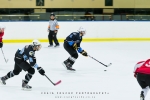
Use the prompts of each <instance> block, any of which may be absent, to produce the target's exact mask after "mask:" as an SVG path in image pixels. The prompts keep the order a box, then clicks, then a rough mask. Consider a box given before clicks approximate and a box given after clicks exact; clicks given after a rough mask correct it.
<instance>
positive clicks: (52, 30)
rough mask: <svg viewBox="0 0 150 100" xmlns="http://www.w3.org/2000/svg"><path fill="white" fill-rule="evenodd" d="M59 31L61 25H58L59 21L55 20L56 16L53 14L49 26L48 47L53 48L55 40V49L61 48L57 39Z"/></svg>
mask: <svg viewBox="0 0 150 100" xmlns="http://www.w3.org/2000/svg"><path fill="white" fill-rule="evenodd" d="M58 29H59V25H58V22H57V20H56V19H55V14H54V13H51V14H50V21H49V25H48V32H49V35H48V40H49V46H48V47H53V40H54V43H55V46H54V47H58V46H59V42H58V39H57V33H58Z"/></svg>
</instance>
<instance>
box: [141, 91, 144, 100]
mask: <svg viewBox="0 0 150 100" xmlns="http://www.w3.org/2000/svg"><path fill="white" fill-rule="evenodd" d="M140 100H144V92H143V91H141V95H140Z"/></svg>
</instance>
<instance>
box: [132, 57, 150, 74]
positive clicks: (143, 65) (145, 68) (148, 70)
mask: <svg viewBox="0 0 150 100" xmlns="http://www.w3.org/2000/svg"><path fill="white" fill-rule="evenodd" d="M134 73H143V74H150V59H148V60H146V61H140V62H138V63H137V64H136V65H135V69H134Z"/></svg>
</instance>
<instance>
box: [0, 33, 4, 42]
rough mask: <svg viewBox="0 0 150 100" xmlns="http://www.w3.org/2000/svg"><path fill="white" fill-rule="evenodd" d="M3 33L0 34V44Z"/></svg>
mask: <svg viewBox="0 0 150 100" xmlns="http://www.w3.org/2000/svg"><path fill="white" fill-rule="evenodd" d="M3 35H4V32H0V42H2V39H3Z"/></svg>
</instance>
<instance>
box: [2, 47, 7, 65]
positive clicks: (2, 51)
mask: <svg viewBox="0 0 150 100" xmlns="http://www.w3.org/2000/svg"><path fill="white" fill-rule="evenodd" d="M1 51H2V54H3V57H4V59H5V62H6V63H7V62H8V59H6V58H5V55H4V52H3V49H2V48H1Z"/></svg>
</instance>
